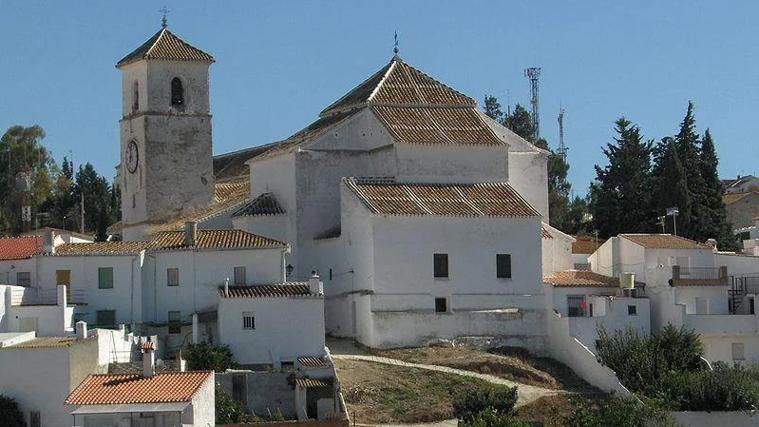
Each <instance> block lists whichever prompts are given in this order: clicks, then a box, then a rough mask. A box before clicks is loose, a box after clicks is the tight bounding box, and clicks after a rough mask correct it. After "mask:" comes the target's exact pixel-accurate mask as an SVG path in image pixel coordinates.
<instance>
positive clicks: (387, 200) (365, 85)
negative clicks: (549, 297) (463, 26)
mask: <svg viewBox="0 0 759 427" xmlns="http://www.w3.org/2000/svg"><path fill="white" fill-rule="evenodd" d="M213 63H214V58H213V57H212V56H211V55H210V54H208V53H206V52H204V51H202V50H200V49H198V48H195V47H193V46H191V45H190V44H188V43H187V42H185V41H183V40H182V39H180V38H179V37H177V36H176V35H174V34H173V33H172V32H171V31H169V30H168V29H165V28H164V29H162V30H161V31H159V32H158V33H157V34H155V35H154V36H153V37H151V38H150V39H149V40H148V41H146V42H145V43H144V44H143V45H141V46H140V47H139V48H137V49H136V50H135V51H134V52H132V53H130V54H129V55H127V56H126V57H125V58H123V59H122V60H121V61H119V62H118V64H117V68H118V69H119V70H120V71H121V73H122V77H123V83H122V94H123V101H122V106H123V117H122V119H121V121H120V124H121V145H120V146H121V164H120V166H119V176H118V178H117V180H118V181H117V182H118V185H120V187H121V192H122V214H123V222H122V223H120V224H116V225H115V226H114V227H112V231H113V232H114V233H120V234H121V236H122V238H123V239H124V240H127V241H130V240H148V239H150V238H151V236H153V235H155V234H156V233H160V232H165V231H172V230H179V229H182V227H184V226H185V224H186V223H188V222H193V223H196V224H197V227H198V228H199V229H200V230H212V229H232V228H234V229H238V230H244V231H246V232H249V233H252V234H255V235H260V236H264V237H267V238H270V239H274V240H276V241H281V242H285V243H286V244H287V245H288V249H289V250H288V251H287V253H286V254H285V259H284V269H285V271H286V276H287V278H288V280H298V279H306V278H308V277H310V276H311V274H312V272H318V274H319V275H320V276H321V279H322V280H323V282H324V294H325V319H326V324H325V325H326V331H327V333H328V334H331V335H334V336H338V337H352V338H355V339H356V340H357V341H359V342H361V343H363V344H366V345H369V346H372V347H390V346H404V345H415V344H425V343H429V342H432V341H434V340H437V339H450V338H455V337H461V336H498V337H502V338H503V339H504V343H505V344H509V345H520V346H524V347H527V348H530V349H534V350H537V351H541V350H543V349H544V348H545V345H546V336H547V333H546V326H545V309H544V303H543V287H542V276H543V273H544V271H542V268H541V265H542V264H545V263H542V260H541V254H542V253H543V252H545V253H546V256H548V255H550V254H551V253H553V252H554V250H553V248H552V246H551V242H552V241H556V242H557V243H560V244H561V245H565V244H566V243H567V242H569V240H568V239H571V238H568V236H566V235H564V234H563V233H561V232H559V231H558V230H555V229H553V228H551V227H549V226H547V225H546V223H547V222H548V191H547V176H546V163H547V154H548V153H547V152H546V151H545V150H542V149H540V148H538V147H536V146H534V145H532V144H530V143H529V142H527V141H525V140H524V139H522V138H520V137H519V136H517V135H516V134H514V133H513V132H511V131H510V130H509V129H507V128H505V127H503V126H501V125H500V124H498V123H496V122H494V121H493V120H491V119H490V118H488V117H487V116H486V115H484V114H483V113H481V112H480V111H478V109H477V105H476V102H475V101H474V99H472V98H470V97H467V96H466V95H464V94H461V93H459V92H457V91H456V90H455V89H452V88H450V87H448V86H446V85H445V84H443V83H441V82H439V81H437V80H435V79H434V78H432V77H430V76H429V75H427V74H425V73H424V72H422V71H420V70H418V69H416V68H414V67H412V66H411V65H409V64H407V63H406V62H404V61H403V60H402V59H401V58H400V57H399V56H398V55H395V56H393V57H392V58H391V59H390V61H389V62H388V63H387V64H385V65H384V66H382V67H381V68H380V69H379V70H378V71H377V72H376V73H375V74H374V75H372V76H370V77H369V78H368V79H366V80H365V81H363V82H362V83H360V84H359V85H358V86H356V87H355V88H354V89H353V90H351V91H350V92H348V93H347V94H345V95H344V96H342V97H340V98H339V99H337V101H335V102H334V103H333V104H331V105H329V106H327V107H326V108H325V109H324V110H322V111H321V112H320V113H319V115H318V118H317V119H316V121H314V122H313V123H312V124H310V125H309V126H307V127H306V128H304V129H303V130H301V131H299V132H297V133H295V134H294V135H293V136H291V137H290V138H287V139H285V140H283V141H279V142H275V143H270V144H266V145H259V146H255V147H252V148H249V149H245V150H240V151H237V152H233V153H228V154H222V155H217V156H215V157H214V156H213V154H212V153H213V142H212V131H211V112H210V110H209V96H210V93H209V67H210V65H211V64H213ZM547 243H548V249H549V250H546V244H547ZM541 246H543V248H542V247H541ZM560 247H563V246H560ZM549 263H550V260H549ZM570 267H571V266H570ZM253 268H254V269H255V268H256V267H255V266H254V267H253ZM562 268H569V267H567V266H557V268H556V270H559V269H562ZM283 321H287V320H285V319H283Z"/></svg>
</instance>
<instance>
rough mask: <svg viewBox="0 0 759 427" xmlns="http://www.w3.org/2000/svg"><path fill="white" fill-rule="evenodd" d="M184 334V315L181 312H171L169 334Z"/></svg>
mask: <svg viewBox="0 0 759 427" xmlns="http://www.w3.org/2000/svg"><path fill="white" fill-rule="evenodd" d="M181 332H182V315H181V313H180V312H179V311H169V333H170V334H179V333H181Z"/></svg>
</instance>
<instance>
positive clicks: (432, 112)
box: [372, 106, 507, 146]
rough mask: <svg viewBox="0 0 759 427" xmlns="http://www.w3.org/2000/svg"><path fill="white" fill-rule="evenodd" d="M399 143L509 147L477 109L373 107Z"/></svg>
mask: <svg viewBox="0 0 759 427" xmlns="http://www.w3.org/2000/svg"><path fill="white" fill-rule="evenodd" d="M372 111H373V112H374V114H375V115H377V117H378V118H379V120H380V121H381V122H382V124H384V125H385V127H386V128H387V129H388V131H389V132H390V134H391V135H392V136H393V138H394V139H395V140H396V141H397V142H401V143H407V144H460V145H474V144H477V145H503V146H506V145H507V144H506V143H505V142H503V141H501V140H500V139H498V137H497V136H496V135H495V133H493V131H492V130H491V129H490V127H488V126H487V125H486V124H485V123H484V122H483V121H482V119H481V118H480V116H479V114H477V110H475V109H474V108H427V107H386V106H376V107H372Z"/></svg>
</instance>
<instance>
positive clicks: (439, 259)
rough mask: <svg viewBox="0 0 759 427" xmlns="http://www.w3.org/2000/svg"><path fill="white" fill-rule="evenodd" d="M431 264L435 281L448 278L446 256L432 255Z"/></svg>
mask: <svg viewBox="0 0 759 427" xmlns="http://www.w3.org/2000/svg"><path fill="white" fill-rule="evenodd" d="M432 263H433V269H434V272H433V273H434V276H435V278H436V279H441V278H447V277H448V254H433V255H432Z"/></svg>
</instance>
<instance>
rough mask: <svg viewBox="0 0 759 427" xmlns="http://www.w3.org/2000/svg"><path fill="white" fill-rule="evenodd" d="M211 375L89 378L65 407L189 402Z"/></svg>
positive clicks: (182, 373) (76, 390)
mask: <svg viewBox="0 0 759 427" xmlns="http://www.w3.org/2000/svg"><path fill="white" fill-rule="evenodd" d="M212 375H213V374H212V373H211V372H205V371H203V372H198V371H195V372H165V373H160V374H156V375H154V376H152V377H144V376H142V375H139V374H136V375H110V374H105V375H90V376H88V377H87V378H85V379H84V381H82V383H81V384H79V386H78V387H77V388H76V389H74V391H72V392H71V394H70V395H69V397H68V398H67V399H66V404H67V405H127V404H134V403H169V402H189V401H191V400H192V397H193V396H194V395H195V393H197V391H198V389H200V387H201V386H202V385H203V383H205V382H206V381H207V380H209V379H210V378H211V376H212Z"/></svg>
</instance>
